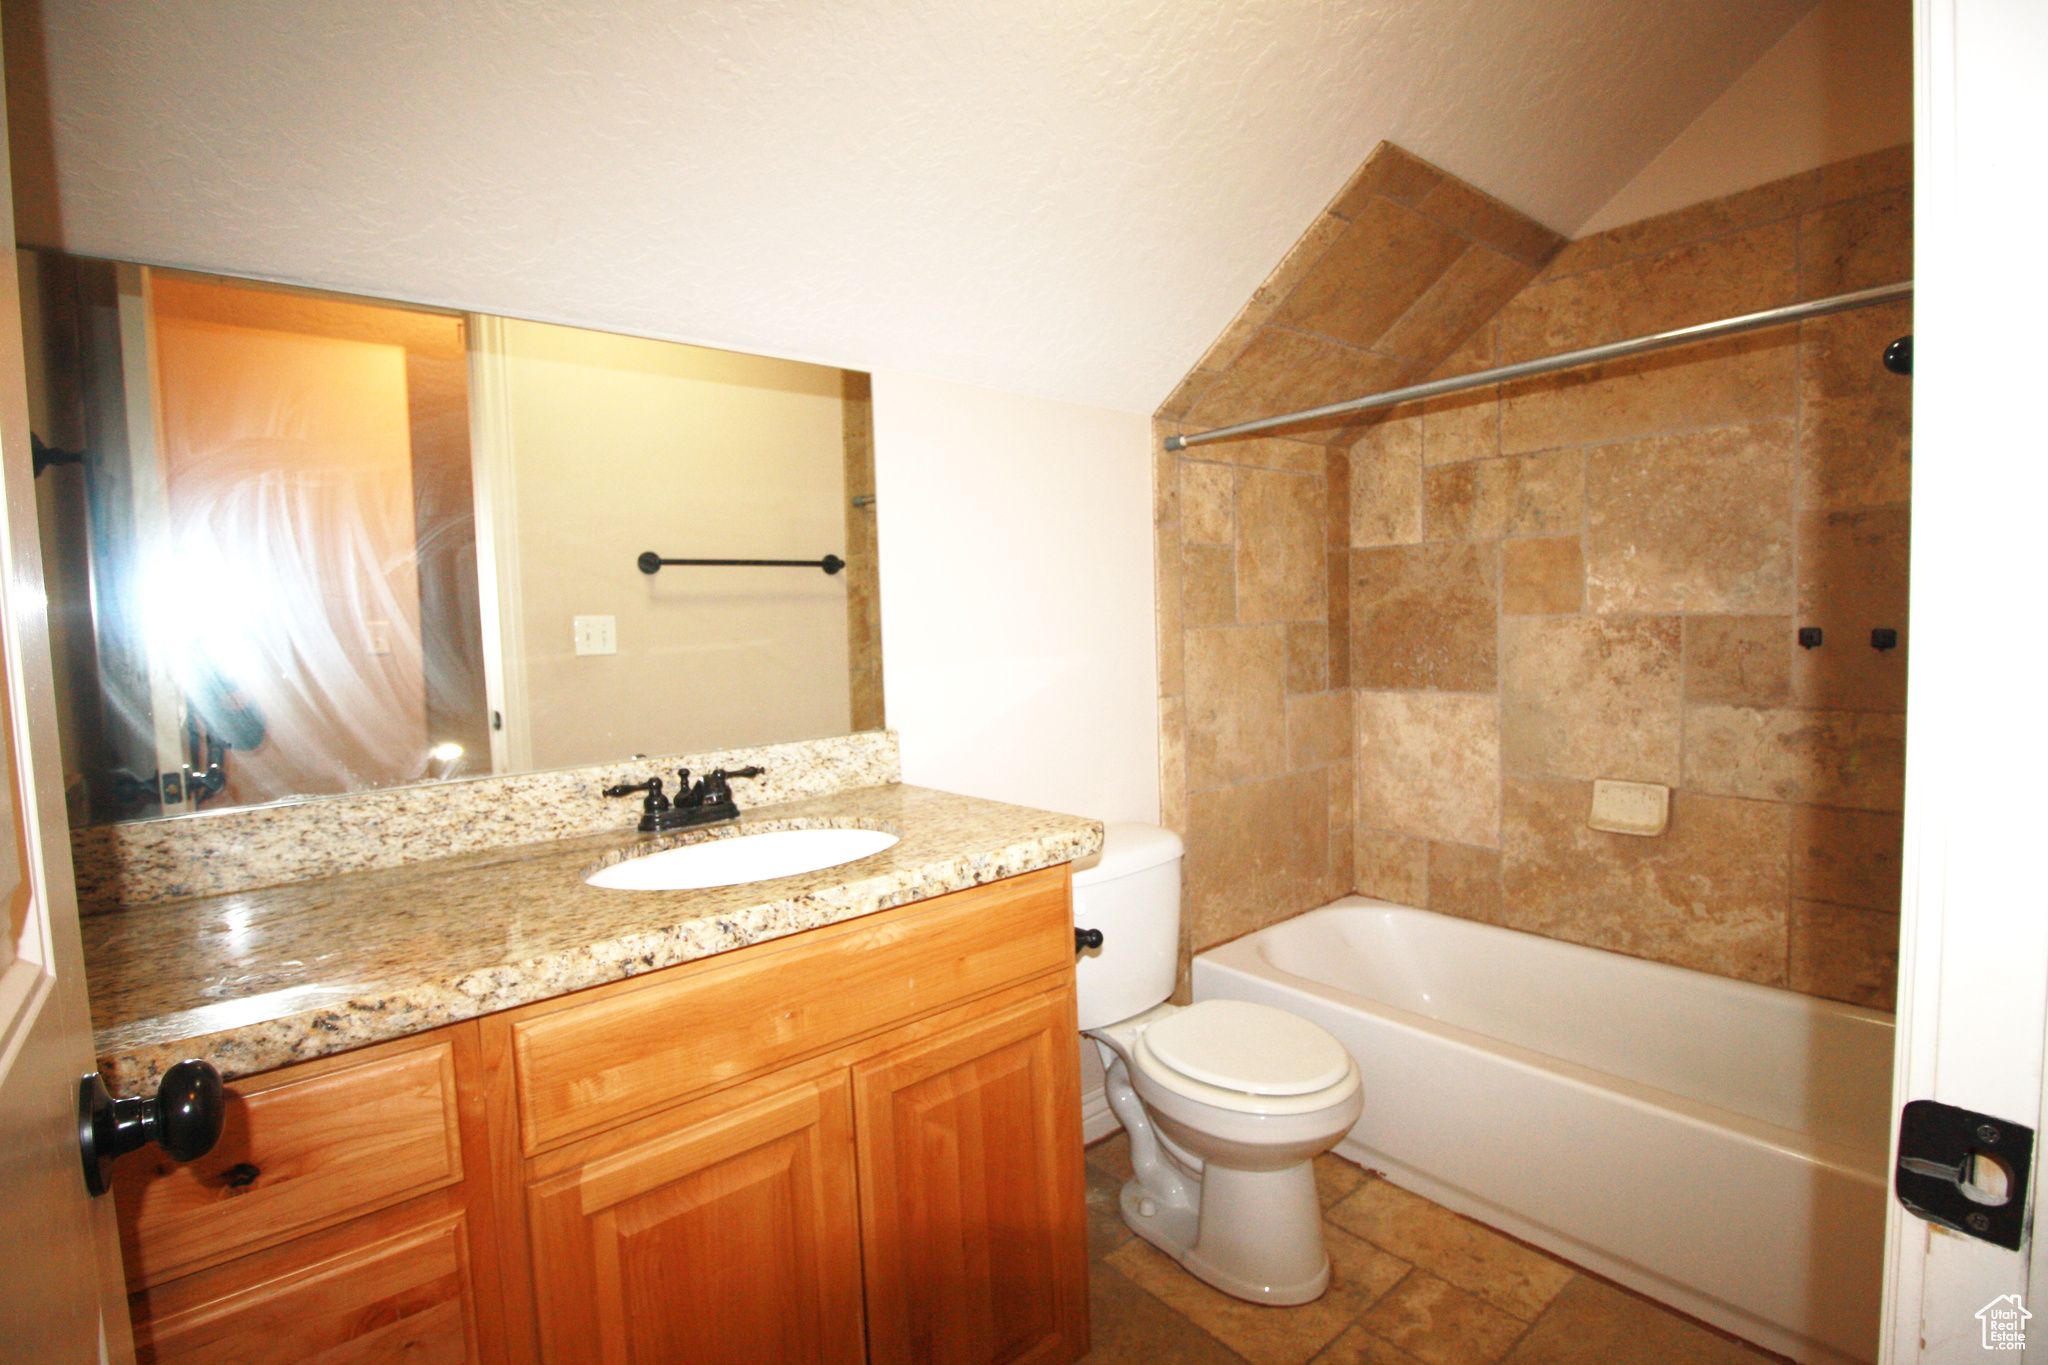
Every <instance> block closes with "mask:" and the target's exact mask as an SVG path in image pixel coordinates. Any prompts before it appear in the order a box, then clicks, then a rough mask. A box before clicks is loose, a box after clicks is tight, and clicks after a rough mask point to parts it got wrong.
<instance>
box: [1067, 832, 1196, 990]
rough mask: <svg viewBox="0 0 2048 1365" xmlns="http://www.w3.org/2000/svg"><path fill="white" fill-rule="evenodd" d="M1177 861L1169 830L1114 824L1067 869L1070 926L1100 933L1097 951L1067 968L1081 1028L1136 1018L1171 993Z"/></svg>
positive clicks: (1176, 946) (1176, 944)
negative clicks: (1094, 850)
mask: <svg viewBox="0 0 2048 1365" xmlns="http://www.w3.org/2000/svg"><path fill="white" fill-rule="evenodd" d="M1180 858H1181V842H1180V836H1179V835H1177V834H1175V833H1174V832H1173V831H1172V830H1170V829H1161V828H1160V827H1159V826H1157V825H1136V824H1115V825H1109V826H1107V827H1106V829H1105V831H1104V834H1103V841H1102V852H1100V853H1098V854H1096V855H1095V856H1094V857H1091V858H1083V859H1081V860H1080V861H1078V862H1076V863H1075V864H1074V927H1075V928H1077V929H1100V930H1101V931H1102V946H1101V947H1100V948H1092V949H1090V950H1088V951H1087V952H1084V953H1082V954H1081V956H1080V959H1079V960H1078V961H1077V962H1076V963H1075V964H1074V976H1075V979H1076V982H1077V984H1078V986H1079V992H1080V1005H1081V1027H1082V1028H1083V1029H1091V1028H1101V1027H1102V1026H1103V1025H1104V1024H1114V1023H1116V1022H1117V1021H1118V1020H1120V1019H1128V1018H1130V1017H1131V1016H1132V1015H1134V1014H1143V1013H1144V1012H1145V1011H1146V1010H1148V1009H1151V1008H1152V1007H1153V1006H1154V1005H1157V1004H1159V1003H1160V1002H1161V1001H1163V1000H1165V999H1166V998H1167V997H1168V996H1170V995H1172V994H1173V986H1174V978H1175V967H1176V960H1177V958H1178V956H1179V953H1180Z"/></svg>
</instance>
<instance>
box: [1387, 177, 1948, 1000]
mask: <svg viewBox="0 0 2048 1365" xmlns="http://www.w3.org/2000/svg"><path fill="white" fill-rule="evenodd" d="M1910 166H1911V162H1910V158H1909V156H1908V154H1907V149H1904V148H1900V149H1896V150H1894V151H1892V152H1888V153H1880V154H1877V155H1874V156H1870V157H1865V158H1861V159H1859V160H1857V161H1853V162H1848V163H1844V164H1842V165H1838V166H1834V167H1829V168H1826V169H1824V170H1821V171H1817V172H1813V173H1810V174H1807V175H1802V176H1797V177H1793V178H1791V179H1788V180H1784V181H1780V182H1777V183H1775V184H1771V185H1767V186H1764V187H1762V188H1759V189H1756V190H1752V191H1748V192H1745V193H1743V194H1738V195H1733V196H1730V197H1728V198H1726V199H1721V200H1716V201H1713V202H1710V203H1706V204H1702V205H1698V206H1695V207H1693V208H1690V209H1686V210H1683V211H1681V212H1678V213H1674V214H1671V215H1668V216H1665V217H1661V218H1657V219H1652V220H1648V221H1645V222H1642V223H1638V224H1634V225H1631V226H1628V227H1623V228H1619V229H1616V230H1614V231H1611V232H1607V233H1603V234H1601V235H1599V236H1596V237H1591V238H1587V239H1584V240H1581V241H1578V242H1574V243H1572V244H1571V246H1569V247H1567V248H1566V249H1565V250H1564V251H1562V252H1560V253H1559V254H1558V255H1557V256H1556V257H1555V258H1554V259H1553V260H1552V261H1551V262H1550V264H1549V265H1548V266H1547V267H1546V268H1545V270H1544V272H1543V274H1542V275H1541V276H1539V277H1538V278H1537V279H1536V280H1535V282H1533V283H1532V284H1530V285H1529V286H1528V287H1527V288H1526V289H1524V290H1523V291H1522V292H1521V293H1519V294H1518V295H1516V297H1515V298H1514V299H1513V300H1511V301H1510V302H1509V303H1508V304H1507V306H1506V307H1504V308H1503V309H1502V310H1501V311H1500V313H1499V314H1498V316H1497V317H1496V318H1494V319H1493V320H1492V321H1491V322H1489V323H1487V324H1486V325H1485V326H1483V327H1482V328H1481V329H1480V330H1479V331H1478V332H1477V333H1476V334H1475V335H1474V336H1473V337H1472V338H1471V339H1470V340H1469V341H1468V342H1467V343H1466V346H1465V348H1464V350H1463V353H1462V355H1461V356H1459V357H1458V358H1457V360H1456V361H1455V362H1454V364H1453V366H1452V367H1451V368H1454V369H1478V368H1484V367H1486V366H1487V365H1490V364H1508V363H1512V362H1514V361H1518V360H1525V359H1531V358H1535V357H1537V356H1542V355H1546V354H1551V353H1554V352H1557V351H1563V350H1571V349H1575V348H1578V347H1582V346H1591V345H1596V344H1598V343H1600V342H1604V341H1613V340H1618V339H1621V338H1624V337H1628V336H1634V335H1639V334H1642V333H1646V332H1654V331H1659V330H1663V329H1665V328H1670V327H1678V326H1684V325H1686V324H1689V323H1696V322H1706V321H1711V320H1713V319H1716V318H1720V317H1727V316H1732V315H1735V314H1740V313H1748V312H1754V311H1757V310H1760V309H1764V308H1770V307H1775V306H1778V305H1781V304H1787V303H1792V302H1794V301H1797V300H1800V299H1810V298H1819V297H1823V296H1826V295H1830V294H1837V293H1842V292H1845V291H1848V290H1852V289H1861V288H1867V287H1869V286H1872V285H1877V284H1888V283H1891V282H1893V281H1897V280H1903V279H1906V278H1909V277H1910V275H1911V272H1912V264H1911V245H1910V230H1911V221H1912V196H1911V188H1910V183H1909V180H1908V177H1909V174H1910ZM1911 330H1912V323H1911V316H1910V311H1909V308H1908V306H1907V305H1904V304H1900V305H1892V306H1887V307H1883V308H1878V309H1871V310H1866V311H1861V312H1854V313H1844V314H1838V315H1836V316H1833V317H1829V318H1824V319H1820V320H1817V321H1813V322H1808V323H1804V324H1801V325H1799V326H1796V327H1787V328H1778V329H1774V330H1772V331H1767V332H1758V333H1752V334H1750V335H1748V336H1746V337H1742V338H1738V339H1730V340H1728V341H1725V342H1721V343H1717V344H1711V345H1707V346H1700V347H1694V348H1687V349H1684V350H1678V351H1672V352H1666V353H1664V354H1662V355H1660V356H1655V357H1646V358H1643V359H1640V360H1637V361H1634V362H1630V363H1627V364H1623V365H1617V366H1611V367H1608V368H1606V369H1603V370H1593V371H1582V372H1574V373H1572V374H1569V375H1564V376H1553V377H1548V378H1545V379H1542V380H1535V381H1527V382H1525V383H1523V384H1520V385H1516V386H1513V387H1511V388H1509V389H1508V390H1506V391H1505V392H1498V393H1493V392H1488V393H1475V394H1469V395H1464V396H1461V397H1459V398H1457V399H1449V400H1443V401H1442V402H1441V403H1440V404H1439V405H1438V406H1437V407H1436V408H1434V409H1432V410H1429V411H1424V412H1421V413H1406V412H1397V413H1395V414H1393V415H1392V416H1391V417H1390V418H1389V419H1388V420H1386V421H1384V422H1382V423H1381V424H1379V425H1378V426H1377V427H1376V428H1375V429H1374V430H1373V431H1371V432H1370V433H1368V434H1367V436H1366V437H1365V438H1364V439H1363V440H1361V441H1360V442H1359V444H1358V447H1357V448H1356V450H1355V451H1354V452H1353V456H1352V473H1353V490H1352V509H1351V510H1352V546H1353V549H1352V575H1351V585H1352V603H1351V630H1352V636H1351V641H1352V668H1351V682H1352V684H1353V686H1354V687H1355V688H1356V689H1357V693H1356V698H1355V708H1356V710H1355V717H1356V724H1357V729H1356V732H1355V740H1356V744H1357V754H1358V794H1357V844H1356V853H1355V858H1356V861H1355V864H1354V871H1353V884H1354V886H1355V887H1356V888H1357V889H1358V890H1359V891H1361V892H1363V893H1366V894H1369V895H1378V896H1384V897H1386V898H1388V899H1390V900H1397V901H1401V902H1404V903H1407V904H1411V905H1426V906H1428V907H1429V908H1431V909H1435V910H1442V911H1446V912H1449V913H1452V914H1458V915H1465V916H1469V917H1471V918H1475V919H1482V920H1487V921H1490V922H1493V923H1497V924H1504V925H1507V926H1509V927H1512V928H1516V929H1523V930H1528V931H1531V932H1534V933H1539V934H1545V935H1549V936H1551V937H1554V938H1561V939H1569V940H1571V941H1574V942H1579V943H1588V944H1593V945H1596V946H1598V947H1602V948H1610V949H1614V950H1617V951H1620V952H1624V953H1630V954H1634V955H1636V956H1640V957H1648V958H1654V959H1657V960H1660V961H1664V962H1672V963H1676V964H1678V965H1681V966H1686V967H1694V968H1698V969H1701V970H1703V971H1708V972H1713V973H1716V974H1719V975H1723V976H1732V977H1739V978H1742V979H1744V980H1749V981H1759V982H1764V983H1767V984H1771V985H1780V986H1790V987H1792V988H1793V989H1795V990H1800V991H1805V992H1808V993H1811V994H1816V995H1824V996H1830V997H1833V998H1837V999H1844V1000H1851V1001H1855V1002H1858V1003H1863V1004H1873V1005H1878V1006H1882V1007H1885V1008H1889V1007H1890V1005H1891V998H1892V984H1893V974H1894V968H1895V963H1896V955H1897V945H1898V921H1897V912H1898V875H1899V843H1900V828H1899V814H1898V812H1899V808H1900V795H1901V786H1902V783H1903V756H1904V740H1905V718H1904V710H1905V677H1906V674H1905V663H1906V661H1905V655H1906V641H1907V638H1908V636H1907V631H1906V619H1905V613H1906V548H1907V507H1906V498H1907V489H1908V479H1909V470H1910V466H1909V462H1908V450H1907V436H1908V414H1909V402H1910V392H1911V385H1910V383H1909V381H1908V380H1906V379H1904V378H1901V377H1900V376H1897V375H1894V374H1891V373H1890V372H1888V371H1887V370H1885V369H1884V367H1883V364H1882V360H1881V357H1882V354H1883V351H1884V348H1885V345H1886V343H1888V342H1890V341H1891V340H1892V339H1893V338H1895V337H1898V336H1902V335H1904V334H1906V333H1908V332H1910V331H1911ZM1802 626H1809V627H1812V626H1817V627H1820V628H1821V630H1822V632H1823V634H1822V644H1821V646H1820V647H1819V648H1815V649H1803V648H1801V647H1800V646H1799V645H1798V644H1797V643H1796V636H1797V630H1798V628H1799V627H1802ZM1880 628H1882V629H1891V630H1895V631H1897V632H1898V639H1899V644H1898V646H1897V647H1895V648H1891V649H1886V650H1880V649H1877V648H1874V647H1873V645H1872V631H1873V630H1874V629H1880ZM1602 777H1605V778H1622V779H1629V780H1634V781H1641V782H1654V783H1660V784H1663V785H1665V786H1668V787H1670V788H1672V789H1673V795H1672V805H1671V819H1670V826H1669V829H1668V830H1667V832H1666V833H1664V834H1663V835H1661V836H1658V837H1653V838H1641V837H1632V836H1628V835H1619V834H1607V833H1601V832H1599V831H1596V830H1593V829H1591V828H1589V827H1588V825H1587V816H1588V814H1589V809H1590V805H1591V796H1592V781H1593V779H1595V778H1602Z"/></svg>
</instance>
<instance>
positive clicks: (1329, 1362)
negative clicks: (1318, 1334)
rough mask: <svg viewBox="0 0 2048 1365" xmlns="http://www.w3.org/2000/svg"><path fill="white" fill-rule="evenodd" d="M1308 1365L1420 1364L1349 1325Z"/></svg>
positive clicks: (1361, 1328)
mask: <svg viewBox="0 0 2048 1365" xmlns="http://www.w3.org/2000/svg"><path fill="white" fill-rule="evenodd" d="M1309 1365H1422V1362H1421V1361H1419V1360H1417V1359H1416V1358H1415V1357H1414V1356H1411V1355H1409V1354H1408V1353H1407V1352H1406V1351H1404V1350H1402V1349H1401V1348H1400V1347H1398V1346H1396V1345H1394V1344H1393V1343H1391V1342H1386V1341H1381V1340H1380V1339H1379V1338H1378V1337H1376V1336H1374V1335H1373V1334H1372V1333H1370V1332H1368V1331H1366V1330H1365V1329H1364V1328H1363V1327H1360V1326H1358V1325H1357V1324H1356V1323H1353V1324H1352V1325H1351V1326H1349V1327H1347V1328H1345V1329H1344V1335H1343V1336H1341V1337H1338V1338H1337V1339H1336V1340H1335V1341H1333V1342H1331V1343H1330V1344H1329V1345H1328V1346H1325V1347H1324V1348H1323V1353H1322V1354H1321V1355H1319V1356H1317V1357H1316V1358H1315V1359H1314V1360H1312V1361H1310V1362H1309Z"/></svg>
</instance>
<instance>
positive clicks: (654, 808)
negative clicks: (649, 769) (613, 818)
mask: <svg viewBox="0 0 2048 1365" xmlns="http://www.w3.org/2000/svg"><path fill="white" fill-rule="evenodd" d="M635 792H646V793H647V799H646V800H645V801H642V802H641V803H640V832H641V833H642V834H647V833H651V832H652V831H653V830H655V829H657V828H659V824H658V821H659V819H660V817H661V816H662V815H663V814H664V813H665V812H666V811H667V810H668V797H667V796H666V795H664V794H663V792H662V789H661V779H660V778H658V777H650V778H648V779H647V780H646V781H645V782H621V783H619V784H618V785H617V786H615V787H606V788H605V789H604V794H605V795H606V796H631V795H633V794H634V793H635Z"/></svg>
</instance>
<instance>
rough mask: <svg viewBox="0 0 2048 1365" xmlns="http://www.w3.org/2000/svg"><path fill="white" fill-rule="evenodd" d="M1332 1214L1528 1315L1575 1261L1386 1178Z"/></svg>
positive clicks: (1469, 1289) (1545, 1302)
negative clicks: (1548, 1252) (1554, 1256)
mask: <svg viewBox="0 0 2048 1365" xmlns="http://www.w3.org/2000/svg"><path fill="white" fill-rule="evenodd" d="M1328 1217H1329V1220H1330V1221H1331V1222H1332V1223H1335V1224H1336V1225H1337V1226H1339V1227H1342V1228H1344V1229H1346V1230H1347V1231H1350V1232H1354V1233H1357V1234H1358V1235H1359V1236H1360V1237H1363V1238H1365V1239H1366V1240H1367V1241H1369V1242H1371V1243H1373V1244H1374V1245H1375V1246H1378V1247H1380V1248H1382V1249H1384V1250H1386V1251H1390V1252H1392V1253H1393V1254H1394V1255H1396V1256H1399V1257H1400V1258H1401V1259H1402V1260H1404V1261H1409V1262H1412V1263H1414V1264H1415V1265H1417V1266H1420V1267H1421V1268H1422V1269H1424V1270H1426V1271H1428V1272H1429V1273H1430V1274H1432V1275H1434V1276H1436V1277H1437V1278H1438V1279H1440V1280H1443V1281H1445V1282H1447V1283H1449V1284H1452V1285H1455V1286H1456V1287H1457V1288H1459V1289H1462V1290H1464V1291H1465V1292H1466V1293H1468V1294H1476V1295H1477V1296H1479V1297H1480V1298H1482V1299H1484V1300H1486V1302H1488V1303H1490V1304H1492V1305H1493V1306H1494V1307H1495V1308H1498V1309H1500V1310H1502V1311H1503V1312H1506V1313H1510V1314H1512V1315H1514V1316H1515V1317H1518V1318H1520V1319H1522V1321H1524V1322H1534V1321H1535V1320H1536V1317H1537V1315H1538V1314H1540V1313H1542V1311H1543V1310H1544V1308H1546V1307H1547V1306H1549V1303H1550V1301H1551V1300H1552V1299H1554V1298H1556V1297H1557V1293H1558V1291H1559V1290H1561V1289H1563V1288H1564V1286H1565V1283H1566V1282H1567V1281H1569V1280H1570V1279H1571V1278H1572V1270H1571V1268H1570V1267H1569V1266H1566V1265H1564V1264H1562V1263H1560V1262H1558V1261H1553V1260H1552V1259H1551V1258H1550V1257H1548V1256H1545V1255H1544V1254H1543V1253H1542V1252H1540V1251H1537V1250H1535V1249H1534V1248H1532V1247H1527V1246H1524V1245H1522V1244H1521V1243H1520V1242H1516V1241H1512V1240H1510V1239H1508V1238H1506V1237H1503V1236H1501V1235H1500V1234H1499V1233H1497V1232H1495V1231H1493V1230H1492V1229H1491V1228H1487V1227H1482V1226H1481V1225H1480V1224H1478V1223H1475V1222H1473V1221H1472V1220H1471V1219H1469V1218H1461V1217H1459V1216H1458V1215H1457V1214H1455V1213H1452V1212H1451V1211H1450V1210H1449V1209H1446V1208H1442V1207H1440V1206H1438V1205H1436V1204H1432V1203H1431V1202H1430V1201H1429V1200H1427V1199H1424V1198H1423V1197H1422V1196H1421V1195H1418V1194H1410V1193H1409V1192H1408V1191H1407V1190H1404V1189H1401V1188H1400V1187H1399V1186H1396V1185H1392V1184H1389V1183H1388V1182H1386V1181H1384V1180H1369V1181H1367V1182H1365V1184H1364V1185H1362V1186H1361V1187H1360V1188H1359V1189H1357V1190H1356V1191H1354V1192H1353V1193H1352V1194H1351V1195H1350V1196H1349V1197H1348V1198H1346V1199H1345V1200H1344V1201H1343V1202H1342V1203H1340V1204H1338V1205H1337V1206H1336V1207H1334V1208H1332V1209H1331V1210H1330V1212H1329V1214H1328Z"/></svg>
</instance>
